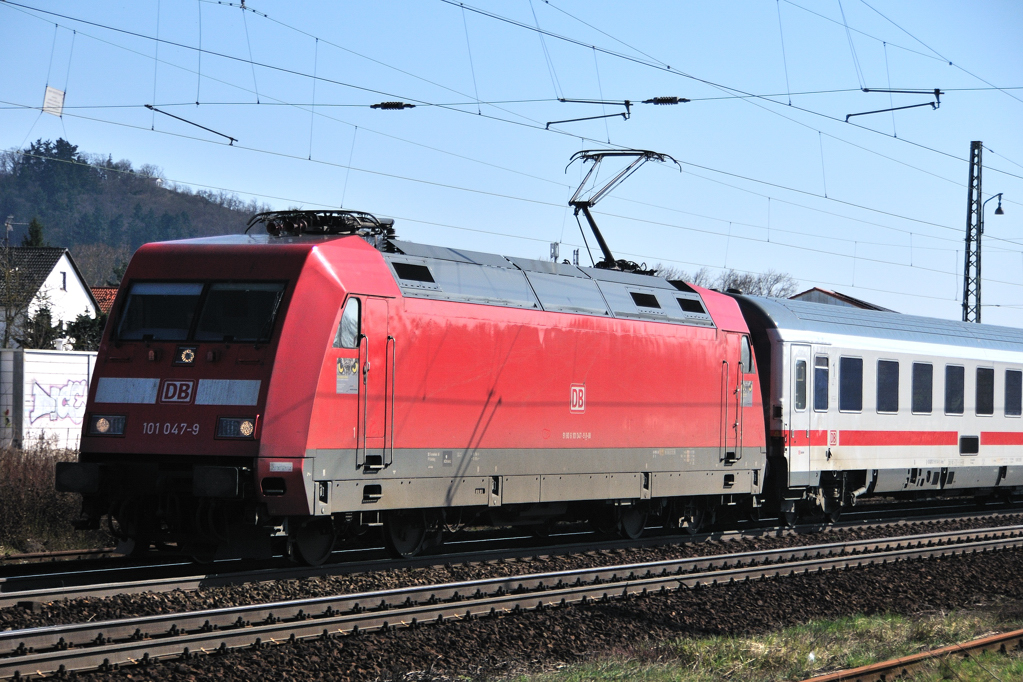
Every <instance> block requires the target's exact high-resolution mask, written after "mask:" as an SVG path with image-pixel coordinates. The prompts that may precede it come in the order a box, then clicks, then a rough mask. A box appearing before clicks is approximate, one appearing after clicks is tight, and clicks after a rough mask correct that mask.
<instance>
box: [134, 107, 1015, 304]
mask: <svg viewBox="0 0 1023 682" xmlns="http://www.w3.org/2000/svg"><path fill="white" fill-rule="evenodd" d="M128 127H137V126H128ZM139 129H140V130H144V129H143V128H139ZM157 132H158V133H161V134H172V135H177V134H174V133H167V132H165V131H157ZM177 136H179V137H188V136H182V135H177ZM192 139H197V140H199V141H202V142H207V143H211V142H212V141H210V140H206V139H203V138H192ZM213 144H219V143H213ZM235 148H237V149H242V150H246V151H253V152H257V153H265V154H270V155H273V156H279V157H285V158H292V159H295V160H299V161H307V159H304V158H302V157H300V156H295V155H289V154H284V153H281V152H272V151H269V150H260V149H255V148H249V147H245V146H242V145H235ZM311 163H317V164H322V165H328V166H339V165H340V164H337V163H332V162H328V161H323V160H316V159H314V160H313V161H311ZM349 168H350V169H351V170H354V171H357V172H362V173H368V174H373V175H379V176H383V177H391V178H395V179H402V180H412V181H415V182H421V183H425V184H429V185H434V186H438V187H445V188H448V189H455V190H461V191H468V192H474V193H478V194H483V195H488V196H496V197H501V198H505V199H512V200H517V201H526V202H530V203H535V204H543V205H548V206H556V207H558V208H561V206H560V204H554V203H551V202H541V201H538V200H534V199H526V198H523V197H514V196H510V195H502V194H498V193H494V192H487V191H485V190H477V189H471V188H465V187H459V186H455V185H449V184H445V183H439V182H433V181H428V180H422V179H414V178H408V177H405V176H399V175H395V174H391V173H384V172H382V171H374V170H371V169H365V168H357V167H354V166H349ZM595 214H596V215H600V216H602V217H610V218H617V219H621V220H627V221H631V222H641V223H646V224H651V225H660V226H664V227H669V228H673V229H680V230H684V231H688V232H696V233H703V234H708V235H712V236H716V237H721V236H722V235H721V234H720V232H716V231H712V230H703V229H699V228H693V227H687V226H681V225H675V224H672V223H665V222H662V221H655V220H646V219H642V218H637V217H635V216H624V215H620V214H615V213H609V212H606V211H600V212H595ZM732 236H734V237H735V238H737V239H741V240H743V241H750V242H760V243H766V242H765V240H763V239H757V238H753V237H746V236H739V235H732ZM584 239H585V236H584ZM541 241H542V240H541ZM773 243H774V244H775V245H776V246H782V247H785V248H792V249H796V250H800V251H806V252H810V253H818V254H825V255H830V256H834V257H844V258H849V256H848V255H847V254H838V253H835V252H832V251H827V250H824V249H815V248H812V247H808V246H805V245H800V244H789V243H783V242H773ZM853 244H854V255H853V257H852V259H853V263H854V272H855V262H856V261H858V260H863V261H865V262H871V263H876V264H880V265H886V266H894V267H903V268H907V267H912V268H913V269H916V270H919V271H924V272H932V273H936V274H941V275H954V273H950V272H948V271H947V270H938V269H936V268H927V267H922V266H918V265H914V266H910V265H908V264H906V263H899V262H896V261H887V260H883V259H876V258H864V257H860V256H859V255H858V241H854V242H853ZM641 257H643V258H647V257H648V256H641ZM986 281H987V282H990V283H995V284H1004V285H1008V286H1012V287H1020V288H1023V283H1017V282H1008V281H1005V280H999V279H995V278H987V279H986Z"/></svg>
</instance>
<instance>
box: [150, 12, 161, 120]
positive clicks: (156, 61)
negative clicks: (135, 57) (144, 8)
mask: <svg viewBox="0 0 1023 682" xmlns="http://www.w3.org/2000/svg"><path fill="white" fill-rule="evenodd" d="M159 68H160V0H156V41H155V42H154V43H153V101H154V102H155V101H156V83H157V78H156V76H157V73H158V72H157V69H159ZM150 127H151V129H153V130H155V129H156V110H155V109H153V118H152V125H151V126H150Z"/></svg>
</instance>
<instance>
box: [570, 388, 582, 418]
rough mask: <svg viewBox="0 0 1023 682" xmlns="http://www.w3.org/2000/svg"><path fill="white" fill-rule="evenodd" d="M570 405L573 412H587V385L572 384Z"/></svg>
mask: <svg viewBox="0 0 1023 682" xmlns="http://www.w3.org/2000/svg"><path fill="white" fill-rule="evenodd" d="M568 404H569V408H570V409H571V410H572V412H585V411H586V384H572V395H571V398H569V403H568Z"/></svg>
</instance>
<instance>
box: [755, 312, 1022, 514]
mask: <svg viewBox="0 0 1023 682" xmlns="http://www.w3.org/2000/svg"><path fill="white" fill-rule="evenodd" d="M736 298H737V299H738V300H739V304H740V306H741V308H742V311H743V314H744V316H745V317H746V320H747V322H748V323H749V326H750V331H751V333H752V335H753V342H754V352H755V356H756V360H757V363H758V365H759V367H760V372H761V374H762V379H761V390H762V391H763V393H764V395H763V404H764V410H765V419H766V424H767V431H768V433H769V434H770V439H769V442H770V446H769V462H770V466H771V469H772V470H771V471H770V472H769V473H768V475H767V480H768V482H769V484H770V483H773V485H774V486H776V491H777V492H778V493H779V496H780V498H781V499H783V500H784V501H783V502H782V509H781V511H782V512H783V513H786V514H787V516H788V517H789V518H790V520H791V519H792V518H793V517H794V515H795V513H796V511H797V507H796V503H797V501H799V500H802V501H803V504H804V506H805V507H807V508H811V507H815V508H816V511H818V512H821V511H823V512H824V513H828V514H837V512H838V510H839V508H840V507H841V506H843V505H848V504H854V503H855V500H856V499H857V498H859V497H861V496H863V495H872V494H905V493H917V494H921V493H922V495H921V496H924V497H926V496H933V495H937V494H939V493H942V494H946V493H945V491H953V492H954V493H956V494H962V493H963V492H964V491H978V492H982V493H984V494H991V493H999V494H1006V495H1008V494H1011V493H1012V492H1015V487H1016V486H1023V416H1021V415H1023V329H1014V328H1008V327H996V326H992V325H980V324H971V323H965V322H954V321H949V320H939V319H933V318H926V317H917V316H913V315H902V314H899V313H893V312H879V311H870V310H860V309H857V308H851V307H844V306H834V305H825V304H820V303H806V302H802V301H791V300H787V299H768V298H758V297H747V296H737V297H736ZM1001 491H1004V493H1002V492H1001ZM811 503H812V504H811Z"/></svg>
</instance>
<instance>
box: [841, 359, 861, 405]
mask: <svg viewBox="0 0 1023 682" xmlns="http://www.w3.org/2000/svg"><path fill="white" fill-rule="evenodd" d="M838 409H839V411H841V412H860V411H862V410H863V358H840V359H839V361H838Z"/></svg>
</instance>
